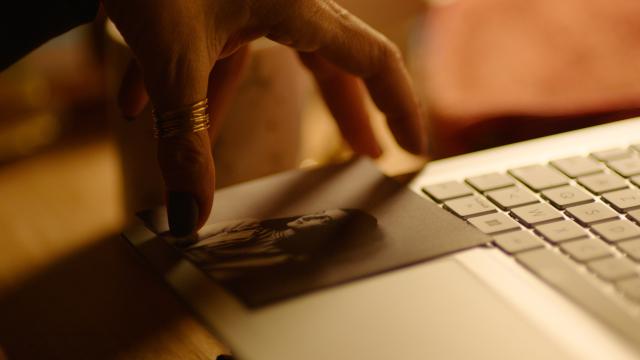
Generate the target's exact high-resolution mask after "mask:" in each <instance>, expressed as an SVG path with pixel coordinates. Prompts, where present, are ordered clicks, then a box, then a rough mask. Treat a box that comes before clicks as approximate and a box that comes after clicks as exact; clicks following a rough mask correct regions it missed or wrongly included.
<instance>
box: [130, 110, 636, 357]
mask: <svg viewBox="0 0 640 360" xmlns="http://www.w3.org/2000/svg"><path fill="white" fill-rule="evenodd" d="M409 186H410V188H411V190H413V191H415V192H416V193H418V194H420V196H422V197H423V198H424V201H431V202H434V203H436V204H437V205H438V206H440V207H441V208H442V211H448V212H450V213H453V214H454V215H455V216H457V217H459V218H461V219H463V220H464V221H466V222H467V223H469V224H471V225H473V226H475V227H476V228H477V229H478V230H479V231H481V232H484V233H485V234H488V235H490V236H491V238H492V240H493V242H492V243H491V244H490V245H483V246H478V247H474V248H471V249H468V250H464V251H460V252H457V253H454V254H452V255H448V256H444V257H439V258H437V259H436V260H433V261H428V262H422V263H419V264H416V265H412V266H408V267H403V268H401V269H397V270H394V271H388V272H385V273H382V274H379V275H376V276H370V277H367V278H365V279H360V280H358V281H351V282H347V283H344V284H342V285H339V286H333V287H330V288H327V289H323V290H322V291H315V292H312V293H309V294H305V295H304V296H297V297H294V298H291V299H288V300H286V301H282V302H277V303H275V304H272V305H269V306H266V307H262V308H258V309H251V308H248V307H246V306H245V305H243V304H242V303H241V302H239V301H238V299H237V298H236V297H234V296H233V295H232V294H230V293H229V292H228V291H226V290H225V289H224V288H223V287H221V286H220V285H218V284H217V283H215V282H212V281H211V280H210V279H209V278H208V277H207V276H205V274H203V273H202V272H201V271H200V270H198V269H197V268H196V267H195V266H194V265H192V263H190V262H188V261H180V262H178V263H176V264H172V265H171V266H169V267H166V266H165V267H161V266H157V267H158V269H159V270H160V271H161V272H162V273H163V276H164V277H165V279H166V281H167V282H168V283H169V284H170V285H171V287H172V288H174V289H175V290H176V292H177V293H178V294H179V295H180V296H181V297H183V298H184V299H186V301H187V302H188V303H189V304H190V305H191V306H192V307H193V309H194V310H195V312H196V313H197V314H198V315H199V316H200V317H201V319H202V320H203V322H204V323H205V324H206V325H207V326H208V327H209V328H210V329H211V330H212V331H213V332H214V333H215V334H216V335H217V336H218V337H220V338H221V339H222V340H224V341H225V342H226V343H227V344H228V345H229V346H230V347H231V348H232V349H233V351H234V355H235V356H236V357H237V358H238V359H241V360H242V359H244V360H253V359H265V360H270V359H273V360H276V359H277V360H282V359H318V360H327V359H332V360H335V359H384V360H388V359H636V358H640V226H639V225H638V224H640V118H638V119H631V120H626V121H620V122H616V123H612V124H608V125H603V126H598V127H592V128H588V129H584V130H579V131H574V132H570V133H565V134H560V135H555V136H550V137H546V138H541V139H536V140H532V141H527V142H523V143H518V144H514V145H508V146H504V147H500V148H495V149H491V150H486V151H481V152H476V153H472V154H467V155H463V156H458V157H454V158H449V159H444V160H439V161H434V162H431V163H429V164H428V165H427V166H426V167H425V168H424V169H423V170H422V171H421V173H420V174H419V176H417V177H416V178H415V179H414V180H413V182H412V183H411V184H410V185H409ZM425 221H429V219H425ZM461 224H462V225H464V224H463V223H461ZM125 236H126V237H127V239H129V240H130V241H131V242H132V243H133V244H134V245H135V246H136V247H138V248H139V250H140V251H141V252H142V253H143V255H144V256H145V257H148V258H152V257H153V255H152V252H157V251H158V248H157V247H155V246H148V244H150V243H151V242H153V241H155V240H157V239H156V238H157V237H156V235H155V233H153V232H151V231H149V230H148V229H147V228H146V227H144V226H142V225H139V226H135V227H133V228H132V229H131V230H129V231H127V232H126V233H125Z"/></svg>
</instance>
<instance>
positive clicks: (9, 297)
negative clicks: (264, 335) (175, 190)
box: [0, 140, 227, 359]
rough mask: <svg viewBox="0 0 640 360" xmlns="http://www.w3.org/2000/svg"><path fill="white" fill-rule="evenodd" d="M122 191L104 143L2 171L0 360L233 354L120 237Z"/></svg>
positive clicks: (69, 149) (43, 156)
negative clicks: (228, 352) (6, 359)
mask: <svg viewBox="0 0 640 360" xmlns="http://www.w3.org/2000/svg"><path fill="white" fill-rule="evenodd" d="M119 184H120V181H119V179H118V168H117V161H116V153H115V150H114V148H113V146H112V145H111V144H110V143H109V142H108V141H106V140H98V141H92V142H87V143H83V144H75V145H72V146H67V147H64V148H62V149H56V150H55V151H52V152H47V153H43V154H41V155H38V156H35V157H32V158H29V159H26V160H22V161H20V162H16V163H13V164H9V165H5V166H3V167H0V199H2V201H0V228H1V229H2V238H0V359H2V358H3V357H7V358H9V359H103V358H104V359H107V358H108V359H215V357H216V356H217V355H218V354H220V353H224V352H227V349H225V347H224V346H223V345H222V344H221V343H220V342H218V341H217V340H216V339H215V338H214V337H213V336H212V335H210V334H209V333H208V332H207V331H206V329H205V328H204V327H203V326H202V325H201V324H199V323H198V322H197V320H196V319H195V317H194V316H193V315H192V314H191V313H190V312H189V310H188V308H187V307H186V306H185V305H183V304H182V303H181V302H180V300H179V299H178V298H177V297H176V296H174V295H173V293H171V291H170V290H169V289H168V288H167V287H165V286H164V285H163V283H162V282H161V280H160V278H159V277H157V276H156V275H155V274H153V273H152V272H151V270H150V269H149V268H147V267H145V266H144V263H143V262H142V261H141V258H139V257H138V255H137V254H136V253H135V251H134V250H133V248H132V247H130V245H129V244H128V243H127V242H126V241H125V240H124V239H123V238H121V237H120V236H119V235H118V232H119V230H120V229H121V228H122V226H123V224H124V219H123V217H124V216H123V214H122V206H121V205H122V204H121V203H120V202H121V200H120V199H121V196H120V192H121V189H120V186H119ZM2 353H4V355H3V354H2Z"/></svg>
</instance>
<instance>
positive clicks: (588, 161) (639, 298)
mask: <svg viewBox="0 0 640 360" xmlns="http://www.w3.org/2000/svg"><path fill="white" fill-rule="evenodd" d="M422 190H423V191H424V193H425V194H427V195H429V196H430V197H431V198H432V199H433V200H435V201H436V202H437V203H438V204H440V206H442V207H443V208H444V209H446V210H448V211H450V212H451V213H453V214H454V215H456V216H458V217H460V218H462V219H464V220H465V221H467V222H468V223H469V224H471V225H473V226H475V227H476V228H478V229H479V230H480V231H482V232H484V233H486V234H488V235H491V236H492V237H493V240H494V241H493V244H494V245H495V246H497V247H499V248H500V249H502V250H503V251H504V252H505V253H507V254H508V255H510V256H514V257H515V258H516V260H518V261H519V262H520V263H522V264H523V265H524V266H525V267H527V268H529V270H531V271H532V272H534V273H535V274H537V275H539V276H540V277H542V278H543V279H544V280H545V281H547V282H549V283H551V285H553V286H555V287H566V288H571V289H569V290H570V291H569V292H571V291H573V292H574V293H575V294H577V296H579V294H581V291H583V290H584V288H581V287H580V284H579V281H576V279H577V275H576V274H579V275H580V276H586V277H594V276H595V277H597V278H599V279H600V280H601V281H604V282H606V283H607V284H610V285H611V287H612V288H613V289H615V291H616V292H617V293H619V294H622V295H623V296H625V297H626V298H627V299H629V300H631V301H632V302H636V303H637V304H640V273H639V270H640V226H639V225H640V145H634V146H631V147H629V148H619V149H609V150H604V151H598V152H594V153H592V154H590V155H589V156H573V157H568V158H563V159H557V160H553V161H550V162H549V163H548V164H533V165H530V166H523V167H518V168H514V169H509V170H508V171H506V172H505V173H497V172H494V173H489V174H484V175H480V176H473V177H470V178H467V179H464V181H449V182H445V183H440V184H434V185H428V186H425V187H423V188H422ZM562 257H564V258H566V259H569V260H570V261H562ZM571 267H573V268H574V269H570V268H571ZM550 269H551V270H553V271H551V272H553V274H551V273H550ZM569 273H571V274H569ZM558 274H560V275H559V276H558ZM569 275H570V276H569ZM560 290H563V289H560ZM565 290H567V289H565Z"/></svg>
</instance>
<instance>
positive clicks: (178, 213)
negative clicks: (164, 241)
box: [167, 191, 199, 237]
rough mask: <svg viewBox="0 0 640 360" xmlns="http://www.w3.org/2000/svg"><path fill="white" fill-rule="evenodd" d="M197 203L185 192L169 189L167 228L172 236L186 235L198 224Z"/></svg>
mask: <svg viewBox="0 0 640 360" xmlns="http://www.w3.org/2000/svg"><path fill="white" fill-rule="evenodd" d="M198 214H199V211H198V203H197V202H196V199H195V198H194V197H193V195H191V194H190V193H187V192H178V191H170V192H169V193H168V194H167V215H168V216H169V229H170V230H171V234H172V235H174V236H179V237H180V236H187V235H190V234H191V233H193V232H194V231H195V229H196V226H197V225H198Z"/></svg>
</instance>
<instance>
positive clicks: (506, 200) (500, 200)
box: [486, 186, 538, 210]
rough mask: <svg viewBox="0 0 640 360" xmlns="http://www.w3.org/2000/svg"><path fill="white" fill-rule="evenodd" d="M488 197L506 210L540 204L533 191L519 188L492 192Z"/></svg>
mask: <svg viewBox="0 0 640 360" xmlns="http://www.w3.org/2000/svg"><path fill="white" fill-rule="evenodd" d="M486 195H487V197H488V198H489V199H490V200H491V201H493V202H494V203H496V204H497V205H498V206H499V207H500V208H502V209H504V210H508V209H512V208H514V207H518V206H524V205H530V204H535V203H537V202H538V198H537V197H535V195H533V193H532V192H531V191H529V190H527V189H523V188H521V187H517V186H514V187H509V188H506V189H502V190H495V191H490V192H488V193H487V194H486Z"/></svg>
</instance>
